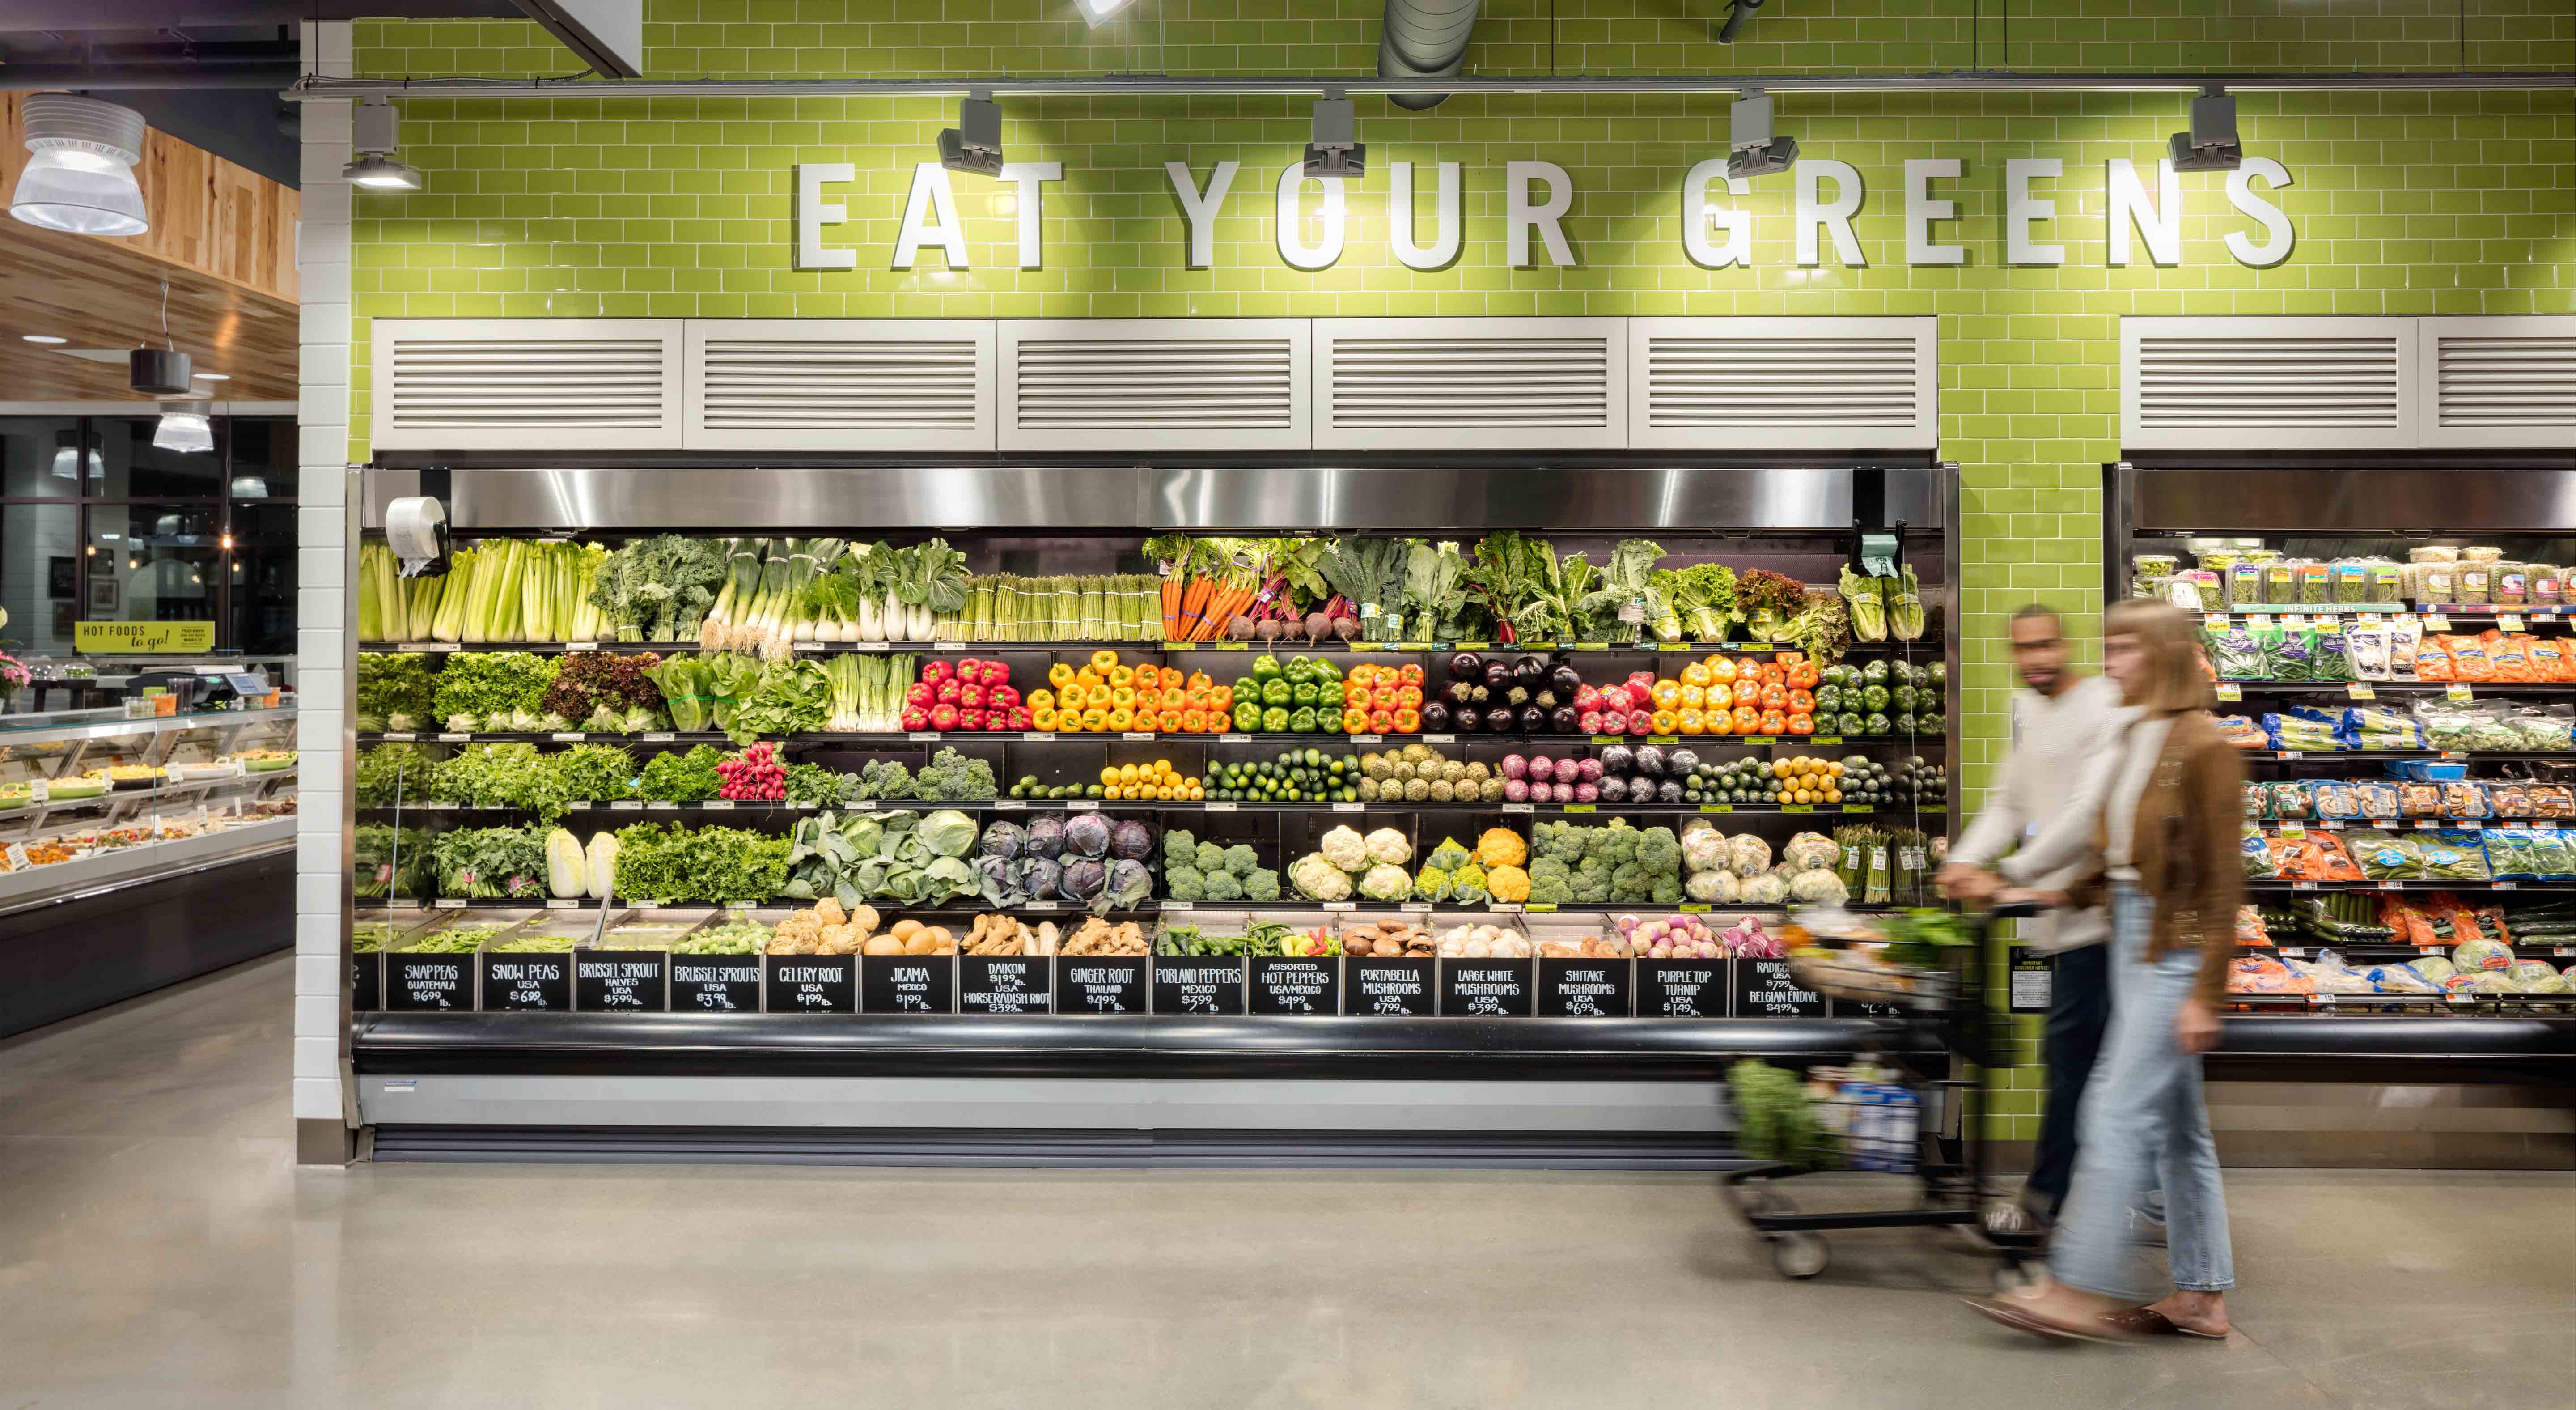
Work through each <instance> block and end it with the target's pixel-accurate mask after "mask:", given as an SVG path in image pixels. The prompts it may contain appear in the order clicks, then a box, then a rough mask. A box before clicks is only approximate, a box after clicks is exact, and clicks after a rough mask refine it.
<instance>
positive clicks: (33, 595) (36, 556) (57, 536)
mask: <svg viewBox="0 0 2576 1410" xmlns="http://www.w3.org/2000/svg"><path fill="white" fill-rule="evenodd" d="M13 475H14V471H13ZM80 557H81V541H80V506H79V505H77V504H0V607H5V608H7V609H8V610H9V624H8V625H7V626H0V643H5V645H0V650H6V651H9V652H11V653H12V654H16V655H22V656H23V655H37V656H69V655H71V654H72V623H74V622H77V621H79V620H80Z"/></svg>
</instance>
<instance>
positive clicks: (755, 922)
mask: <svg viewBox="0 0 2576 1410" xmlns="http://www.w3.org/2000/svg"><path fill="white" fill-rule="evenodd" d="M1956 483H1957V482H1956V472H1955V469H1953V468H1951V467H1946V466H1933V465H1925V464H1915V465H1911V466H1903V465H1899V466H1882V465H1870V466H1855V465H1823V466H1813V465H1810V466H1766V467H1760V468H1746V467H1726V466H1708V467H1692V468H1672V469H1641V468H1634V467H1630V466H1610V467H1598V466H1587V467H1575V468H1555V467H1537V466H1518V465H1502V466H1490V467H1488V466H1476V467H1461V466H1457V465H1444V464H1420V465H1388V466H1374V467H1363V468H1355V469H1318V468H1310V467H1297V466H1225V467H1218V468H1207V467H1203V466H1201V467H1191V468H1152V467H1145V468H1139V467H1133V466H1101V465H1074V464H1065V465H1052V466H1043V467H1029V466H963V467H934V468H918V469H905V468H891V467H884V466H856V467H854V466H849V465H819V464H818V465H811V466H804V467H795V468H779V467H746V466H740V465H727V466H721V467H719V466H712V465H706V466H697V465H692V466H680V465H671V464H660V465H656V464H650V463H643V464H637V465H633V466H630V467H625V468H607V469H591V468H558V467H529V466H525V465H508V464H503V463H487V462H477V463H472V464H468V465H462V466H445V467H440V468H437V469H435V470H426V471H425V470H422V469H419V468H405V467H401V466H395V467H392V468H375V469H368V470H364V471H360V472H355V473H354V474H353V476H352V500H353V502H354V503H358V504H362V505H364V506H365V508H364V510H363V520H362V522H363V524H364V526H365V527H366V528H367V529H368V530H369V534H368V535H367V537H366V538H365V540H364V541H363V542H362V543H361V546H360V548H359V550H358V552H357V554H356V555H355V556H354V558H353V561H352V563H351V571H352V573H353V575H354V578H355V580H356V581H357V582H358V583H360V584H361V591H360V594H359V601H358V602H357V604H356V608H355V610H356V617H357V626H358V630H357V632H356V633H355V634H354V636H355V639H356V640H357V641H358V645H357V647H356V649H355V653H354V654H355V658H356V659H355V660H354V661H353V662H352V680H353V695H354V701H353V704H354V712H355V718H356V720H357V726H358V733H357V735H356V741H357V748H356V753H355V754H354V756H353V759H352V763H351V779H350V788H349V793H348V798H349V808H350V812H349V816H348V824H349V826H350V829H351V835H352V837H353V839H354V847H353V859H354V866H353V868H352V872H351V880H350V896H349V900H350V905H351V915H352V917H353V927H354V928H353V931H352V946H351V951H350V990H349V993H350V1002H351V1009H352V1015H353V1017H352V1023H351V1033H350V1058H351V1063H352V1068H353V1071H354V1073H355V1080H356V1086H357V1092H356V1100H357V1108H358V1112H359V1119H360V1122H361V1124H362V1125H364V1126H366V1127H369V1128H372V1129H373V1131H374V1133H375V1134H374V1139H375V1140H376V1142H377V1143H378V1147H377V1148H378V1149H379V1150H383V1149H388V1146H387V1145H386V1143H388V1142H397V1143H405V1148H406V1149H410V1150H412V1151H413V1153H415V1154H422V1153H426V1154H441V1153H447V1154H467V1153H473V1152H477V1151H490V1150H504V1149H506V1150H512V1151H519V1152H523V1153H524V1152H528V1151H535V1150H543V1149H551V1148H555V1147H556V1146H568V1147H579V1148H585V1149H603V1148H604V1147H602V1146H601V1145H600V1144H599V1143H600V1142H602V1141H605V1142H608V1143H610V1144H614V1143H616V1142H619V1141H624V1142H628V1143H635V1144H638V1146H639V1148H646V1147H649V1148H651V1149H655V1150H661V1151H666V1152H672V1153H677V1152H680V1151H682V1150H685V1149H690V1148H693V1147H692V1146H691V1143H692V1142H707V1141H713V1140H714V1139H715V1138H713V1137H710V1136H707V1135H706V1134H705V1133H706V1132H707V1131H708V1130H710V1129H712V1128H725V1129H727V1130H729V1131H731V1132H733V1133H734V1134H733V1135H731V1136H729V1137H727V1138H726V1139H727V1140H731V1141H734V1142H737V1143H738V1142H739V1141H741V1140H743V1139H746V1137H745V1136H744V1135H743V1133H745V1132H753V1131H756V1132H766V1133H773V1138H774V1133H776V1132H778V1131H780V1130H782V1129H789V1128H793V1129H797V1130H801V1131H806V1132H809V1133H810V1132H813V1131H815V1130H817V1129H823V1130H827V1131H832V1132H839V1133H844V1134H845V1135H846V1136H847V1139H849V1140H852V1141H861V1140H873V1141H877V1142H880V1143H882V1142H883V1141H885V1140H888V1139H892V1138H891V1137H888V1136H887V1135H886V1134H885V1133H888V1132H902V1131H909V1132H916V1133H917V1132H920V1131H923V1130H946V1131H949V1132H951V1133H954V1132H958V1131H986V1132H990V1131H995V1130H1003V1131H1009V1132H1016V1133H1017V1135H1016V1136H1015V1137H1014V1139H1015V1140H1017V1141H1019V1142H1020V1146H1019V1147H1017V1148H1028V1147H1030V1145H1031V1143H1036V1144H1037V1145H1044V1143H1045V1142H1047V1141H1049V1140H1054V1139H1065V1140H1072V1139H1074V1138H1072V1137H1067V1136H1064V1135H1063V1133H1065V1132H1073V1131H1097V1130H1100V1129H1103V1128H1117V1129H1121V1130H1125V1131H1130V1132H1133V1131H1157V1130H1160V1131H1201V1132H1208V1131H1218V1130H1222V1131H1229V1132H1233V1133H1235V1134H1236V1135H1237V1136H1239V1135H1240V1134H1241V1133H1243V1132H1246V1131H1259V1132H1270V1133H1298V1132H1303V1133H1308V1136H1306V1137H1299V1136H1294V1135H1290V1136H1286V1137H1282V1138H1281V1139H1282V1140H1284V1141H1286V1142H1287V1144H1289V1145H1294V1144H1296V1142H1297V1141H1299V1140H1304V1139H1309V1138H1311V1139H1314V1140H1323V1139H1326V1138H1328V1137H1332V1136H1334V1135H1336V1134H1337V1133H1347V1132H1350V1131H1354V1130H1366V1131H1370V1132H1373V1133H1374V1139H1379V1140H1388V1139H1406V1140H1422V1141H1432V1140H1437V1139H1439V1138H1442V1137H1445V1136H1448V1135H1452V1134H1457V1135H1462V1136H1472V1137H1475V1138H1479V1139H1486V1140H1506V1141H1509V1140H1523V1141H1543V1142H1544V1141H1554V1142H1574V1143H1583V1142H1595V1143H1601V1142H1607V1143H1612V1144H1616V1143H1619V1142H1627V1143H1631V1144H1636V1143H1643V1145H1642V1146H1640V1147H1639V1148H1640V1149H1648V1148H1652V1147H1653V1146H1654V1144H1655V1143H1656V1142H1659V1141H1673V1142H1677V1143H1679V1146H1677V1147H1676V1148H1680V1147H1691V1148H1694V1149H1696V1148H1698V1147H1704V1146H1705V1145H1706V1144H1707V1142H1708V1140H1709V1139H1710V1137H1709V1133H1710V1132H1712V1131H1715V1130H1717V1129H1718V1122H1719V1113H1718V1108H1717V1104H1716V1101H1715V1098H1714V1096H1713V1093H1712V1088H1711V1086H1710V1085H1709V1083H1710V1079H1713V1078H1715V1077H1718V1076H1720V1075H1722V1073H1723V1071H1724V1068H1725V1066H1726V1065H1727V1063H1729V1062H1730V1061H1732V1060H1734V1059H1736V1058H1738V1057H1740V1056H1746V1055H1757V1054H1768V1055H1782V1056H1822V1055H1830V1054H1835V1053H1850V1052H1854V1051H1858V1050H1864V1049H1868V1048H1872V1047H1880V1046H1886V1045H1889V1044H1890V1043H1891V1042H1892V1043H1894V1044H1895V1045H1896V1046H1898V1047H1900V1048H1901V1047H1904V1046H1906V1044H1907V1040H1906V1039H1905V1038H1904V1037H1903V1035H1902V1033H1901V1030H1890V1029H1886V1028H1883V1027H1881V1026H1879V1025H1878V1023H1877V1020H1878V1019H1879V1018H1881V1017H1884V1016H1885V1015H1881V1014H1877V1013H1875V1012H1865V1011H1864V1010H1863V1009H1862V1008H1861V1007H1860V1006H1857V1005H1846V1004H1844V1003H1842V1002H1841V1001H1836V1000H1829V999H1827V998H1825V997H1823V996H1821V995H1819V994H1817V993H1814V992H1812V991H1808V990H1805V989H1803V988H1801V987H1800V986H1799V985H1798V984H1797V983H1796V982H1795V980H1794V977H1793V976H1792V975H1791V974H1790V972H1789V968H1788V964H1787V961H1786V959H1785V958H1784V955H1785V949H1786V947H1787V945H1789V944H1790V943H1792V942H1793V941H1794V939H1795V937H1796V934H1797V932H1796V931H1795V930H1794V929H1793V928H1792V927H1791V923H1790V922H1791V908H1792V907H1808V906H1820V907H1832V908H1837V909H1839V910H1842V911H1846V912H1850V913H1854V914H1857V915H1859V916H1862V917H1865V918H1866V917H1880V918H1883V919H1885V920H1887V921H1889V922H1892V923H1896V924H1902V920H1901V915H1902V912H1903V911H1904V910H1905V909H1906V908H1907V907H1908V906H1910V905H1916V904H1921V903H1923V902H1925V901H1927V900H1928V899H1929V898H1930V883H1929V877H1930V873H1931V870H1932V869H1933V868H1934V867H1935V866H1937V865H1938V862H1939V860H1940V857H1941V854H1942V851H1943V849H1944V848H1945V847H1946V839H1947V836H1948V834H1949V825H1950V814H1949V811H1948V801H1949V766H1950V761H1951V758H1952V753H1953V743H1954V740H1955V737H1956V727H1955V725H1954V724H1953V721H1954V719H1955V717H1956V711H1955V708H1954V702H1955V700H1956V696H1957V693H1956V690H1955V688H1954V683H1955V681H1956V678H1957V676H1956V671H1957V665H1958V658H1957V643H1956V634H1955V630H1954V628H1953V623H1954V622H1955V621H1956V611H1955V588H1956V584H1957V581H1958V565H1957V558H1956V539H1957V535H1956V523H1957V518H1956V515H1957V502H1956V498H1957V497H1956ZM424 490H427V491H428V492H430V493H432V494H434V495H435V496H436V497H438V498H439V499H440V500H441V501H442V503H443V505H444V509H445V514H446V517H447V520H448V523H449V525H450V541H449V550H450V554H449V560H448V561H447V562H446V563H444V564H441V565H433V567H432V569H431V570H429V571H427V572H424V573H421V574H418V575H415V576H413V577H409V578H406V577H403V576H402V575H401V572H400V569H399V567H398V565H397V563H396V561H395V559H394V558H393V556H392V555H391V554H390V553H389V552H388V551H387V549H386V548H385V546H384V544H383V542H382V541H381V540H379V539H377V538H376V537H375V536H374V531H375V530H377V529H378V527H379V526H380V525H381V523H382V522H383V516H384V513H385V511H386V507H387V506H388V505H389V504H391V503H393V502H394V501H396V500H398V499H401V498H404V497H407V496H411V495H415V494H419V493H422V492H423V491H424ZM441 569H443V570H444V571H443V572H442V571H440V570H441ZM1864 923H1872V922H1867V921H1864ZM1891 1034H1894V1035H1895V1036H1894V1037H1891V1036H1890V1035H1891ZM1926 1051H1927V1052H1928V1051H1929V1049H1928V1047H1927V1048H1926ZM1388 1084H1393V1085H1388ZM639 1133H641V1134H639ZM1051 1133H1052V1134H1051ZM585 1141H588V1142H589V1144H588V1145H586V1146H585V1145H584V1144H583V1143H584V1142H585ZM1076 1144H1077V1145H1079V1142H1078V1141H1077V1142H1076ZM1068 1149H1070V1148H1068Z"/></svg>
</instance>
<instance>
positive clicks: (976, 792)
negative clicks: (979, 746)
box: [913, 749, 996, 803]
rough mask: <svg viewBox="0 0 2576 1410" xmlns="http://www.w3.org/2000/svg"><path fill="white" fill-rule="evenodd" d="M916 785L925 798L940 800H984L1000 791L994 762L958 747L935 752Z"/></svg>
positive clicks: (969, 801) (965, 801)
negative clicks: (957, 748)
mask: <svg viewBox="0 0 2576 1410" xmlns="http://www.w3.org/2000/svg"><path fill="white" fill-rule="evenodd" d="M913 786H914V787H915V788H916V789H918V790H919V791H920V794H921V796H922V797H923V798H925V799H928V800H930V801H932V802H940V803H973V802H981V801H982V800H984V799H987V798H991V797H992V796H993V795H994V793H995V791H996V789H995V786H994V781H993V766H992V765H990V764H988V763H985V762H984V761H983V760H981V759H976V758H970V757H968V756H966V755H964V754H960V753H958V752H957V751H956V750H954V749H942V750H940V751H939V752H938V753H936V754H933V755H931V756H930V763H929V765H928V766H927V767H925V768H924V769H922V771H921V774H920V776H919V777H918V778H917V779H915V780H914V783H913Z"/></svg>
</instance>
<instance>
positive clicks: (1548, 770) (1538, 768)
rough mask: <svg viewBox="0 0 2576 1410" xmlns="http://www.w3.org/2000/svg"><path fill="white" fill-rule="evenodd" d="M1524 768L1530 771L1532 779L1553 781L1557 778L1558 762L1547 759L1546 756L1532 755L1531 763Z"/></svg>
mask: <svg viewBox="0 0 2576 1410" xmlns="http://www.w3.org/2000/svg"><path fill="white" fill-rule="evenodd" d="M1523 767H1524V768H1526V769H1527V770H1528V772H1529V776H1530V777H1531V778H1532V779H1552V778H1554V777H1556V761H1555V760H1554V759H1551V758H1549V757H1547V756H1546V755H1545V754H1533V755H1531V756H1530V759H1529V762H1528V763H1527V764H1526V765H1524V766H1523Z"/></svg>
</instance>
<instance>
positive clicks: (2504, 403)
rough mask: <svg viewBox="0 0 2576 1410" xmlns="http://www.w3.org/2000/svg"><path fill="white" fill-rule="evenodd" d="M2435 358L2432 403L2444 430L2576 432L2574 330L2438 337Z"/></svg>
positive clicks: (2564, 439) (2561, 439)
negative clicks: (2535, 334)
mask: <svg viewBox="0 0 2576 1410" xmlns="http://www.w3.org/2000/svg"><path fill="white" fill-rule="evenodd" d="M2433 358H2434V366H2433V404H2434V409H2435V415H2436V418H2437V421H2438V424H2439V425H2440V426H2442V427H2443V428H2445V429H2449V428H2453V427H2471V428H2480V429H2495V430H2507V429H2514V428H2523V429H2530V430H2547V429H2552V428H2554V429H2556V430H2558V431H2561V432H2569V431H2576V333H2570V334H2569V335H2568V336H2564V337H2480V336H2473V335H2436V337H2435V339H2434V348H2433ZM2566 439H2567V438H2566V437H2565V436H2561V437H2559V438H2558V443H2559V444H2561V445H2564V444H2566Z"/></svg>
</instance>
